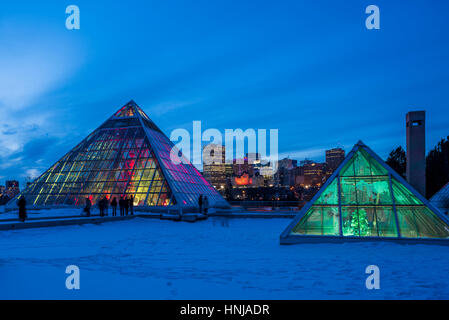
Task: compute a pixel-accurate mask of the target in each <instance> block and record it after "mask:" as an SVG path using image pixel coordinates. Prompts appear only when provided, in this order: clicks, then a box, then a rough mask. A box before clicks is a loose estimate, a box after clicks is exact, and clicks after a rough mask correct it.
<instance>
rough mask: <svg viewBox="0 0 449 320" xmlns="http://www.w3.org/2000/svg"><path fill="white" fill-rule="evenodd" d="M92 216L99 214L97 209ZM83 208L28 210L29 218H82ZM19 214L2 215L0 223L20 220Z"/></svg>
mask: <svg viewBox="0 0 449 320" xmlns="http://www.w3.org/2000/svg"><path fill="white" fill-rule="evenodd" d="M91 212H92V214H98V213H99V211H98V209H97V208H93V209H92V210H91ZM81 214H84V213H83V210H82V208H67V209H66V208H61V209H47V210H27V217H28V218H45V217H67V216H81ZM18 217H19V212H18V211H17V210H15V211H8V212H4V213H1V214H0V222H1V221H2V220H5V219H18Z"/></svg>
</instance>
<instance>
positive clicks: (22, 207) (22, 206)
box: [17, 196, 27, 222]
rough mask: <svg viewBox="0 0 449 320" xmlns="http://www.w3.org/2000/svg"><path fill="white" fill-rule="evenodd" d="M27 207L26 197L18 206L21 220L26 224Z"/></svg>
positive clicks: (19, 201) (20, 200)
mask: <svg viewBox="0 0 449 320" xmlns="http://www.w3.org/2000/svg"><path fill="white" fill-rule="evenodd" d="M26 205H27V202H26V200H25V197H24V196H21V197H20V199H19V200H18V201H17V206H18V207H19V219H20V221H22V222H25V219H26V218H27V209H26Z"/></svg>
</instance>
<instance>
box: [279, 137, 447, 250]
mask: <svg viewBox="0 0 449 320" xmlns="http://www.w3.org/2000/svg"><path fill="white" fill-rule="evenodd" d="M304 212H305V214H303V213H304ZM339 212H341V218H340V216H339ZM336 217H337V218H338V219H337V220H340V219H341V222H339V221H337V222H336V220H335V218H336ZM340 223H341V228H340ZM340 230H341V231H340ZM306 236H329V237H332V238H334V239H340V240H343V239H345V238H348V237H350V238H351V239H363V238H371V239H382V238H389V239H398V240H399V239H411V238H413V239H439V240H441V239H449V226H448V220H447V219H446V217H444V216H442V215H441V214H440V213H439V212H438V210H434V208H432V207H431V206H429V204H428V203H427V201H426V200H425V199H424V198H422V197H421V196H420V195H419V194H418V193H416V192H415V191H414V190H413V189H412V188H411V187H410V186H409V185H408V184H407V182H405V181H404V180H403V179H402V178H401V177H400V176H399V175H397V173H395V172H394V171H393V170H392V169H390V168H389V167H388V166H387V165H386V164H385V163H384V162H383V161H382V160H381V159H380V158H379V157H378V156H377V155H376V154H375V153H374V152H373V151H371V149H369V148H368V147H367V146H365V145H364V144H363V143H362V142H359V143H358V144H356V145H355V146H354V148H353V150H352V151H351V152H350V153H349V154H348V156H347V158H346V159H345V161H344V162H343V164H342V165H341V166H340V168H338V169H337V170H336V172H335V173H334V174H333V175H332V177H331V178H330V180H329V181H328V182H327V183H326V184H325V185H324V186H323V188H322V189H321V190H320V191H319V192H318V194H317V195H316V196H315V197H314V200H312V203H310V204H308V205H306V206H305V207H304V208H303V210H302V211H301V212H300V213H299V214H298V216H297V217H296V218H295V219H294V220H293V221H292V223H291V224H290V225H289V226H288V227H287V229H286V230H285V231H284V232H283V234H282V235H281V243H295V242H301V241H305V239H308V238H307V237H306Z"/></svg>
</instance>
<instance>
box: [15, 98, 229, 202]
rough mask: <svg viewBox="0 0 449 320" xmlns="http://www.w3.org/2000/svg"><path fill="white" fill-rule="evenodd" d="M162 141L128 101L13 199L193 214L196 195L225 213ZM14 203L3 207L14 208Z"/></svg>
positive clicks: (197, 176)
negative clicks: (109, 202) (119, 203)
mask: <svg viewBox="0 0 449 320" xmlns="http://www.w3.org/2000/svg"><path fill="white" fill-rule="evenodd" d="M173 148H174V145H173V143H172V142H171V141H170V140H169V139H168V137H167V136H166V135H165V134H164V133H163V132H162V131H161V130H160V129H159V128H158V127H157V126H156V125H155V124H154V122H152V121H151V120H150V118H149V117H148V116H147V115H146V114H145V113H144V112H143V110H142V109H141V108H140V107H139V106H138V105H137V104H136V103H135V102H134V101H130V102H129V103H127V104H125V105H124V106H123V107H121V108H120V109H119V110H118V111H117V112H115V113H114V114H113V115H112V116H111V117H110V118H109V119H107V120H106V121H105V122H104V123H103V124H102V125H101V126H100V127H99V128H97V129H96V130H95V131H93V132H92V133H91V134H90V135H88V136H87V137H86V138H85V139H84V140H83V141H82V142H81V143H79V144H78V145H77V146H75V147H74V148H73V149H72V150H70V151H69V152H68V153H67V154H66V155H64V156H63V157H62V158H61V159H60V160H59V161H57V162H56V163H55V164H54V165H53V166H51V167H50V168H49V169H48V170H47V171H45V172H44V173H43V174H42V175H41V176H40V177H39V178H37V179H36V180H35V181H34V182H33V183H32V184H31V185H29V186H28V187H27V188H26V189H25V190H24V191H23V192H22V193H21V194H19V196H24V197H25V199H26V201H27V205H28V206H30V207H36V208H45V207H59V206H82V205H84V203H85V201H86V198H90V200H91V201H92V203H93V204H95V203H97V201H98V200H100V199H101V198H103V197H106V198H108V199H112V198H113V197H115V198H116V199H117V200H118V199H119V198H120V197H124V196H127V197H130V196H133V198H134V205H135V206H140V207H148V208H154V207H167V206H177V207H182V208H185V209H187V208H196V207H197V203H198V198H199V196H200V195H204V196H207V197H208V199H209V204H210V206H211V207H228V206H229V205H228V204H227V202H226V201H225V200H224V199H223V198H222V197H221V195H220V194H219V193H218V192H217V191H216V190H215V189H214V188H213V187H212V186H211V185H210V184H209V183H208V182H207V181H206V180H205V179H204V177H203V176H202V175H201V174H200V173H199V172H198V170H197V169H196V168H195V167H194V166H193V165H192V164H190V163H189V162H188V160H187V159H185V158H183V156H182V155H179V154H178V152H175V153H176V154H178V156H179V157H181V158H182V159H183V160H184V161H182V162H181V163H179V164H176V163H175V162H173V161H171V158H170V152H171V151H172V149H173ZM16 199H17V197H16V198H15V199H12V200H11V201H10V202H9V203H8V207H9V208H16Z"/></svg>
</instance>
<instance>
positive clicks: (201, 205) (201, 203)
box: [198, 194, 203, 213]
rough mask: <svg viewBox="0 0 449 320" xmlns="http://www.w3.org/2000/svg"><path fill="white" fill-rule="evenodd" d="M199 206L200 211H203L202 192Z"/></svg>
mask: <svg viewBox="0 0 449 320" xmlns="http://www.w3.org/2000/svg"><path fill="white" fill-rule="evenodd" d="M198 207H199V208H200V213H203V195H202V194H201V195H200V197H199V198H198Z"/></svg>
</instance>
